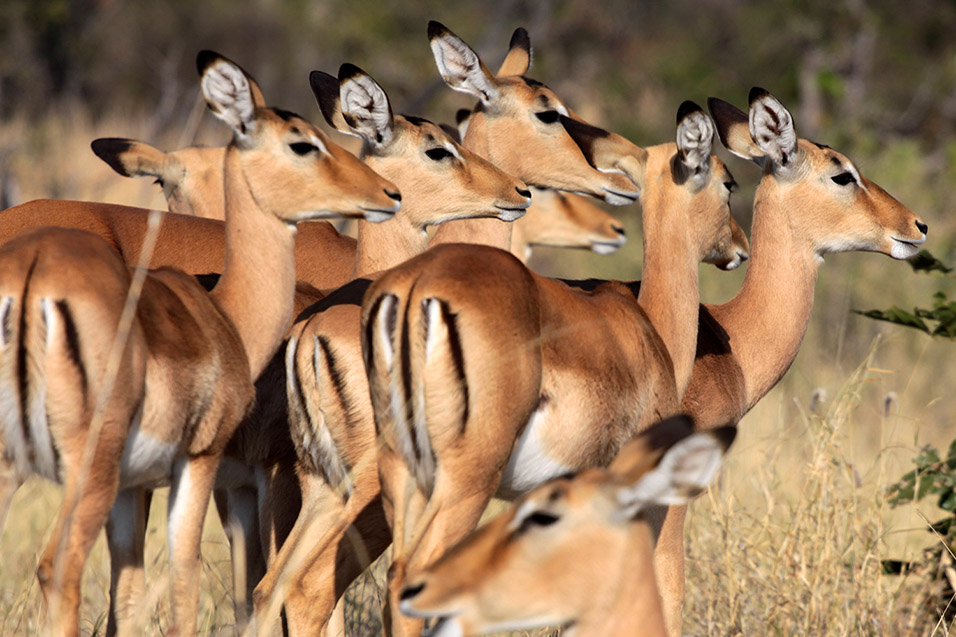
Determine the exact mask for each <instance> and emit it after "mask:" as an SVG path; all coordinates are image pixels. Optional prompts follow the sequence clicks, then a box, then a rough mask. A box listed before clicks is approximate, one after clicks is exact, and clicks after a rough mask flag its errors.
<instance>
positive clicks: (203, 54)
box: [196, 49, 224, 76]
mask: <svg viewBox="0 0 956 637" xmlns="http://www.w3.org/2000/svg"><path fill="white" fill-rule="evenodd" d="M220 59H224V58H223V56H221V55H219V54H218V53H216V52H215V51H210V50H208V49H203V50H202V51H200V52H199V53H198V54H197V55H196V71H198V72H199V75H200V76H202V74H203V73H205V71H206V69H208V68H209V67H210V66H212V65H213V63H214V62H215V61H216V60H220Z"/></svg>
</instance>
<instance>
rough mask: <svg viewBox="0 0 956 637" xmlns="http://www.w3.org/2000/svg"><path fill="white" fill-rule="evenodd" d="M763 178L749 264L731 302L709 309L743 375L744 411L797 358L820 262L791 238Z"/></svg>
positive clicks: (787, 219) (780, 201) (780, 202)
mask: <svg viewBox="0 0 956 637" xmlns="http://www.w3.org/2000/svg"><path fill="white" fill-rule="evenodd" d="M770 179H771V177H764V183H761V186H760V188H758V189H757V194H756V197H755V199H754V218H753V228H752V230H751V246H752V251H751V255H750V264H749V266H748V269H747V275H746V277H745V278H744V283H743V287H742V288H741V290H740V292H738V293H737V296H735V297H734V298H733V299H731V300H730V301H728V302H727V303H724V304H723V305H719V306H715V307H713V308H711V309H712V312H713V316H714V318H715V319H716V320H717V321H718V322H719V323H720V325H721V326H722V327H723V329H724V330H725V331H726V332H727V335H728V337H729V342H730V346H731V348H732V350H733V353H734V357H735V358H736V359H737V362H738V364H739V365H740V368H741V370H742V372H743V375H744V381H745V383H746V389H747V405H746V409H745V410H744V411H746V410H749V409H750V408H751V407H753V406H754V404H756V402H757V401H758V400H760V398H762V397H763V396H764V395H765V394H766V393H767V392H768V391H770V389H771V388H772V387H773V386H774V385H776V384H777V381H779V380H780V379H781V378H782V377H783V375H784V374H785V373H786V372H787V370H788V369H789V368H790V364H791V363H793V359H794V358H796V356H797V351H798V350H799V349H800V343H801V341H802V340H803V335H804V334H805V333H806V330H807V324H808V323H809V322H810V311H811V310H812V309H813V287H814V285H815V283H816V280H817V270H818V268H819V266H820V260H819V259H818V258H817V256H816V254H815V252H814V248H813V246H812V245H810V244H809V243H808V242H807V241H806V240H805V239H801V238H799V237H797V236H795V234H794V229H793V226H792V224H791V219H792V218H793V216H792V215H791V214H790V213H791V211H790V210H789V208H788V204H787V203H786V202H789V201H791V199H792V198H789V197H784V196H782V195H781V193H780V191H779V186H777V185H776V184H775V183H774V182H771V181H768V180H770Z"/></svg>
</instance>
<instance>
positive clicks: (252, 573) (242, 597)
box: [214, 486, 266, 633]
mask: <svg viewBox="0 0 956 637" xmlns="http://www.w3.org/2000/svg"><path fill="white" fill-rule="evenodd" d="M214 496H215V501H216V510H217V512H218V513H219V519H220V521H221V522H222V528H223V531H224V532H225V533H226V539H227V540H228V541H229V548H230V552H231V557H232V586H233V597H234V599H235V606H236V627H237V628H238V630H239V632H240V633H241V632H243V630H244V629H245V626H246V624H247V623H248V622H249V617H250V615H251V611H252V592H253V589H255V587H256V584H257V583H258V582H259V580H260V579H261V578H262V576H263V575H264V574H265V572H266V563H265V556H264V555H263V551H262V545H261V544H260V543H259V528H258V527H259V526H260V524H259V507H258V503H257V493H256V489H255V488H253V487H248V486H242V487H235V488H231V489H216V490H215V492H214Z"/></svg>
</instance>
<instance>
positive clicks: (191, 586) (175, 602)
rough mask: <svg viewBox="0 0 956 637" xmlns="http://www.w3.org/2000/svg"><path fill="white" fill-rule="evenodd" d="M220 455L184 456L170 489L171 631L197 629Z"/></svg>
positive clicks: (176, 465) (179, 632)
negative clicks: (203, 552) (206, 529)
mask: <svg viewBox="0 0 956 637" xmlns="http://www.w3.org/2000/svg"><path fill="white" fill-rule="evenodd" d="M219 460H220V456H219V455H200V456H194V457H191V458H180V459H178V460H177V461H176V464H175V467H174V469H173V480H172V485H171V487H170V490H169V558H170V575H171V580H172V581H171V583H170V587H171V589H172V590H171V608H172V623H171V626H172V627H171V629H170V631H169V634H177V635H192V634H195V632H196V615H197V613H198V605H199V571H200V566H199V565H200V552H199V547H200V542H201V540H202V528H203V522H204V520H205V517H206V508H207V507H208V506H209V496H210V495H211V494H212V488H213V485H214V484H215V481H216V470H217V469H218V467H219Z"/></svg>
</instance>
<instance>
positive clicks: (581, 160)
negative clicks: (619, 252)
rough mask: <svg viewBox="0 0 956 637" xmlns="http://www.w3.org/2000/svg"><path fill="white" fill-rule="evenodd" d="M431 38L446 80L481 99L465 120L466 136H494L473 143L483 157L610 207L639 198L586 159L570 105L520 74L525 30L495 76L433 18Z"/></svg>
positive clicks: (525, 63) (524, 64) (526, 49)
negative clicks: (481, 144) (567, 122)
mask: <svg viewBox="0 0 956 637" xmlns="http://www.w3.org/2000/svg"><path fill="white" fill-rule="evenodd" d="M428 37H429V40H430V42H431V47H432V52H433V53H434V56H435V62H436V64H437V65H438V70H439V72H440V73H441V75H442V77H443V78H444V80H445V82H446V83H447V84H448V85H449V86H450V87H451V88H453V89H455V90H457V91H462V92H465V93H468V94H470V95H472V96H474V97H476V98H478V99H479V100H480V103H479V104H478V106H477V107H476V108H475V111H474V113H473V114H472V116H471V118H470V119H469V120H468V126H467V132H466V140H465V141H466V142H467V141H468V139H472V138H475V139H477V138H480V139H483V140H493V142H494V143H489V144H488V146H489V147H488V148H476V150H477V151H478V152H480V153H481V154H482V155H484V156H485V157H486V158H487V159H489V160H490V161H492V162H493V163H494V164H495V165H498V166H500V167H501V168H502V169H503V170H505V171H507V172H509V173H511V174H513V175H520V176H521V178H522V179H524V181H525V182H527V183H528V185H531V186H537V187H539V188H554V189H557V190H569V191H574V192H580V193H583V194H588V195H592V196H595V197H599V198H602V199H604V200H605V201H607V202H608V203H610V204H612V205H625V204H629V203H632V202H633V201H635V200H636V199H637V196H638V190H637V188H636V187H635V185H634V184H633V183H632V182H631V181H630V180H628V179H627V178H625V177H624V176H623V175H621V174H619V173H611V174H606V173H602V172H601V171H599V170H596V169H595V168H594V167H593V165H592V164H591V163H590V162H589V158H588V157H587V156H586V149H584V148H582V147H581V146H579V145H578V144H577V143H576V142H575V140H574V139H573V138H572V137H571V136H570V134H569V133H568V131H567V130H565V128H564V126H563V125H562V122H561V118H562V117H566V116H568V115H569V109H568V107H567V106H566V105H565V104H564V103H563V102H562V101H561V99H560V98H558V96H557V95H556V94H555V93H554V91H552V90H551V89H549V88H548V87H547V86H545V85H544V84H542V83H540V82H538V81H536V80H532V79H530V78H527V77H525V76H524V74H525V73H526V72H527V70H528V68H529V66H530V64H531V55H530V53H531V52H530V42H529V40H528V35H527V32H525V31H524V29H518V30H517V31H515V34H514V36H513V37H512V40H511V50H510V51H509V53H508V57H507V58H506V59H505V62H504V64H503V65H502V69H501V71H499V73H498V76H495V75H493V74H492V73H491V72H490V71H489V70H488V68H487V67H486V66H485V65H484V63H483V62H482V61H481V60H480V59H479V57H478V55H477V54H476V53H475V52H474V51H473V50H472V49H471V47H469V46H468V45H467V44H466V43H465V42H464V41H463V40H461V38H459V37H458V36H456V35H455V34H454V33H452V32H451V31H450V30H448V29H447V28H446V27H445V26H443V25H441V24H439V23H437V22H430V23H429V25H428ZM503 149H505V150H507V152H505V150H503ZM518 149H520V150H518Z"/></svg>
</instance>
